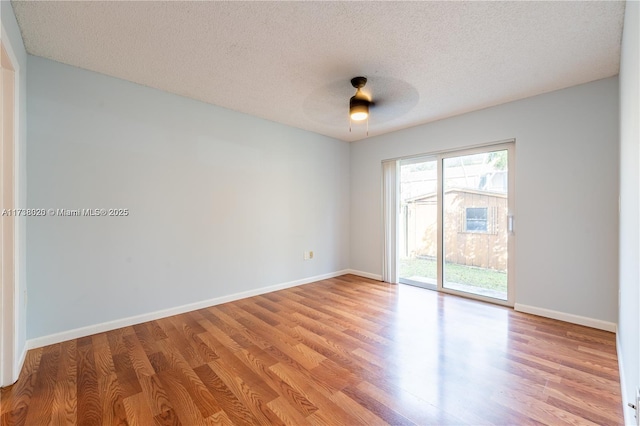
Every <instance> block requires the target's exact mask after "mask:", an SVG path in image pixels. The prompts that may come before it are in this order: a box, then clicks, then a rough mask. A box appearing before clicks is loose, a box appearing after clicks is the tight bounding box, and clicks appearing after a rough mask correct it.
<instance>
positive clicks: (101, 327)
mask: <svg viewBox="0 0 640 426" xmlns="http://www.w3.org/2000/svg"><path fill="white" fill-rule="evenodd" d="M349 273H351V272H350V271H349V270H347V269H344V270H342V271H336V272H331V273H328V274H323V275H316V276H314V277H308V278H302V279H299V280H295V281H289V282H286V283H281V284H275V285H271V286H268V287H261V288H258V289H255V290H248V291H243V292H240V293H235V294H230V295H228V296H221V297H215V298H213V299H208V300H202V301H199V302H195V303H189V304H186V305H182V306H176V307H174V308H168V309H161V310H159V311H155V312H149V313H146V314H142V315H135V316H132V317H127V318H121V319H117V320H113V321H108V322H103V323H100V324H94V325H89V326H86V327H80V328H75V329H73V330H67V331H62V332H60V333H55V334H50V335H47V336H42V337H36V338H34V339H29V340H27V344H26V348H25V355H26V349H35V348H40V347H43V346H47V345H53V344H56V343H60V342H64V341H67V340H71V339H78V338H80V337H85V336H90V335H92V334H96V333H104V332H105V331H111V330H115V329H118V328H122V327H128V326H131V325H135V324H140V323H143V322H147V321H154V320H157V319H160V318H166V317H169V316H172V315H178V314H183V313H185V312H191V311H195V310H198V309H202V308H208V307H210V306H215V305H220V304H222V303H227V302H233V301H234V300H240V299H245V298H247V297H252V296H258V295H260V294H265V293H271V292H272V291H277V290H283V289H285V288H290V287H296V286H299V285H303V284H309V283H312V282H316V281H321V280H325V279H328V278H334V277H338V276H340V275H345V274H349Z"/></svg>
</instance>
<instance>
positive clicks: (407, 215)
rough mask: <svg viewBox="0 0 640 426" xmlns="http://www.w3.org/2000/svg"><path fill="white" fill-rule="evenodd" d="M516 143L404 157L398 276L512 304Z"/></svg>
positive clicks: (400, 180) (400, 200)
mask: <svg viewBox="0 0 640 426" xmlns="http://www.w3.org/2000/svg"><path fill="white" fill-rule="evenodd" d="M513 159H514V144H513V143H507V144H500V145H494V146H489V147H482V148H476V149H471V150H465V151H456V152H452V153H439V154H437V155H433V156H425V157H419V158H411V159H404V160H400V161H399V163H398V166H399V167H398V168H399V170H398V180H399V190H398V191H399V194H398V202H399V206H398V207H399V208H398V218H397V226H398V256H397V259H398V271H399V281H400V282H402V283H406V284H411V285H417V286H420V287H426V288H431V289H437V290H441V291H445V292H449V293H456V294H461V295H468V296H471V297H474V298H480V299H486V300H492V301H494V302H497V303H503V304H510V305H512V304H513V276H512V272H513V270H512V269H511V270H510V265H512V264H513V247H514V232H513V211H514V199H513V182H514V177H513Z"/></svg>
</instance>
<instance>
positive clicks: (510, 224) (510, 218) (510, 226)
mask: <svg viewBox="0 0 640 426" xmlns="http://www.w3.org/2000/svg"><path fill="white" fill-rule="evenodd" d="M507 230H508V231H509V233H510V234H513V233H514V232H513V215H512V214H510V215H509V216H507Z"/></svg>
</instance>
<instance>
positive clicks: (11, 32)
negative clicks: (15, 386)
mask: <svg viewBox="0 0 640 426" xmlns="http://www.w3.org/2000/svg"><path fill="white" fill-rule="evenodd" d="M0 16H1V19H2V26H3V28H4V29H5V31H6V32H7V37H8V42H9V44H10V45H11V48H12V49H13V53H14V54H15V55H16V59H17V61H18V63H17V64H13V65H14V67H17V68H19V75H18V81H19V88H18V102H19V109H20V115H19V120H20V123H19V126H18V152H19V154H18V155H19V161H18V170H17V173H18V174H17V178H18V185H19V186H18V193H17V197H16V202H17V207H18V208H25V207H26V204H27V52H26V51H25V48H24V44H23V42H22V35H21V34H20V29H19V28H18V22H17V21H16V17H15V15H14V14H13V8H12V7H11V3H10V2H9V1H0ZM26 232H27V227H26V220H25V218H24V217H22V218H19V219H18V222H17V243H18V253H17V254H18V285H17V288H16V289H15V290H16V298H17V299H16V305H15V309H16V314H17V324H16V343H17V352H18V353H17V358H16V360H15V361H16V363H18V362H19V361H20V358H21V357H23V356H24V353H25V351H26V340H27V303H26V302H27V301H26V296H27V252H26V239H27V233H26ZM16 367H19V365H17V364H16Z"/></svg>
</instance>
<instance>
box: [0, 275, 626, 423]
mask: <svg viewBox="0 0 640 426" xmlns="http://www.w3.org/2000/svg"><path fill="white" fill-rule="evenodd" d="M0 424H2V425H9V424H16V425H29V426H31V425H49V424H80V425H100V424H104V425H111V424H122V425H124V424H130V425H152V424H156V425H179V424H182V425H189V426H191V425H199V424H277V425H279V424H289V425H304V424H318V425H356V424H367V425H377V424H398V425H411V424H418V425H429V424H437V425H446V424H456V425H457V424H473V425H476V424H513V425H525V424H536V425H537V424H548V425H562V424H572V425H591V424H597V425H618V424H623V418H622V403H621V397H620V383H619V376H618V364H617V359H616V350H615V337H614V334H613V333H607V332H604V331H599V330H594V329H590V328H586V327H581V326H577V325H572V324H568V323H563V322H559V321H554V320H549V319H545V318H541V317H536V316H532V315H527V314H522V313H517V312H514V311H513V310H511V309H507V308H503V307H499V306H494V305H490V304H485V303H481V302H475V301H471V300H467V299H463V298H459V297H455V296H449V295H443V294H438V293H436V292H432V291H429V290H422V289H418V288H414V287H409V286H404V285H389V284H385V283H380V282H377V281H372V280H368V279H365V278H360V277H356V276H353V275H345V276H342V277H338V278H334V279H329V280H324V281H320V282H317V283H313V284H308V285H304V286H300V287H295V288H291V289H287V290H282V291H278V292H274V293H270V294H265V295H262V296H256V297H252V298H249V299H244V300H240V301H236V302H232V303H227V304H224V305H218V306H214V307H211V308H207V309H201V310H199V311H194V312H190V313H187V314H182V315H177V316H173V317H170V318H165V319H162V320H158V321H151V322H148V323H144V324H139V325H135V326H132V327H126V328H122V329H118V330H114V331H111V332H107V333H101V334H96V335H93V336H89V337H84V338H81V339H77V340H71V341H67V342H63V343H60V344H56V345H51V346H47V347H44V348H39V349H35V350H31V351H29V353H28V355H27V359H26V362H25V365H24V368H23V370H22V372H21V375H20V379H19V380H18V382H17V383H16V384H15V385H13V386H12V387H9V388H6V389H2V393H1V399H0Z"/></svg>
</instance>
